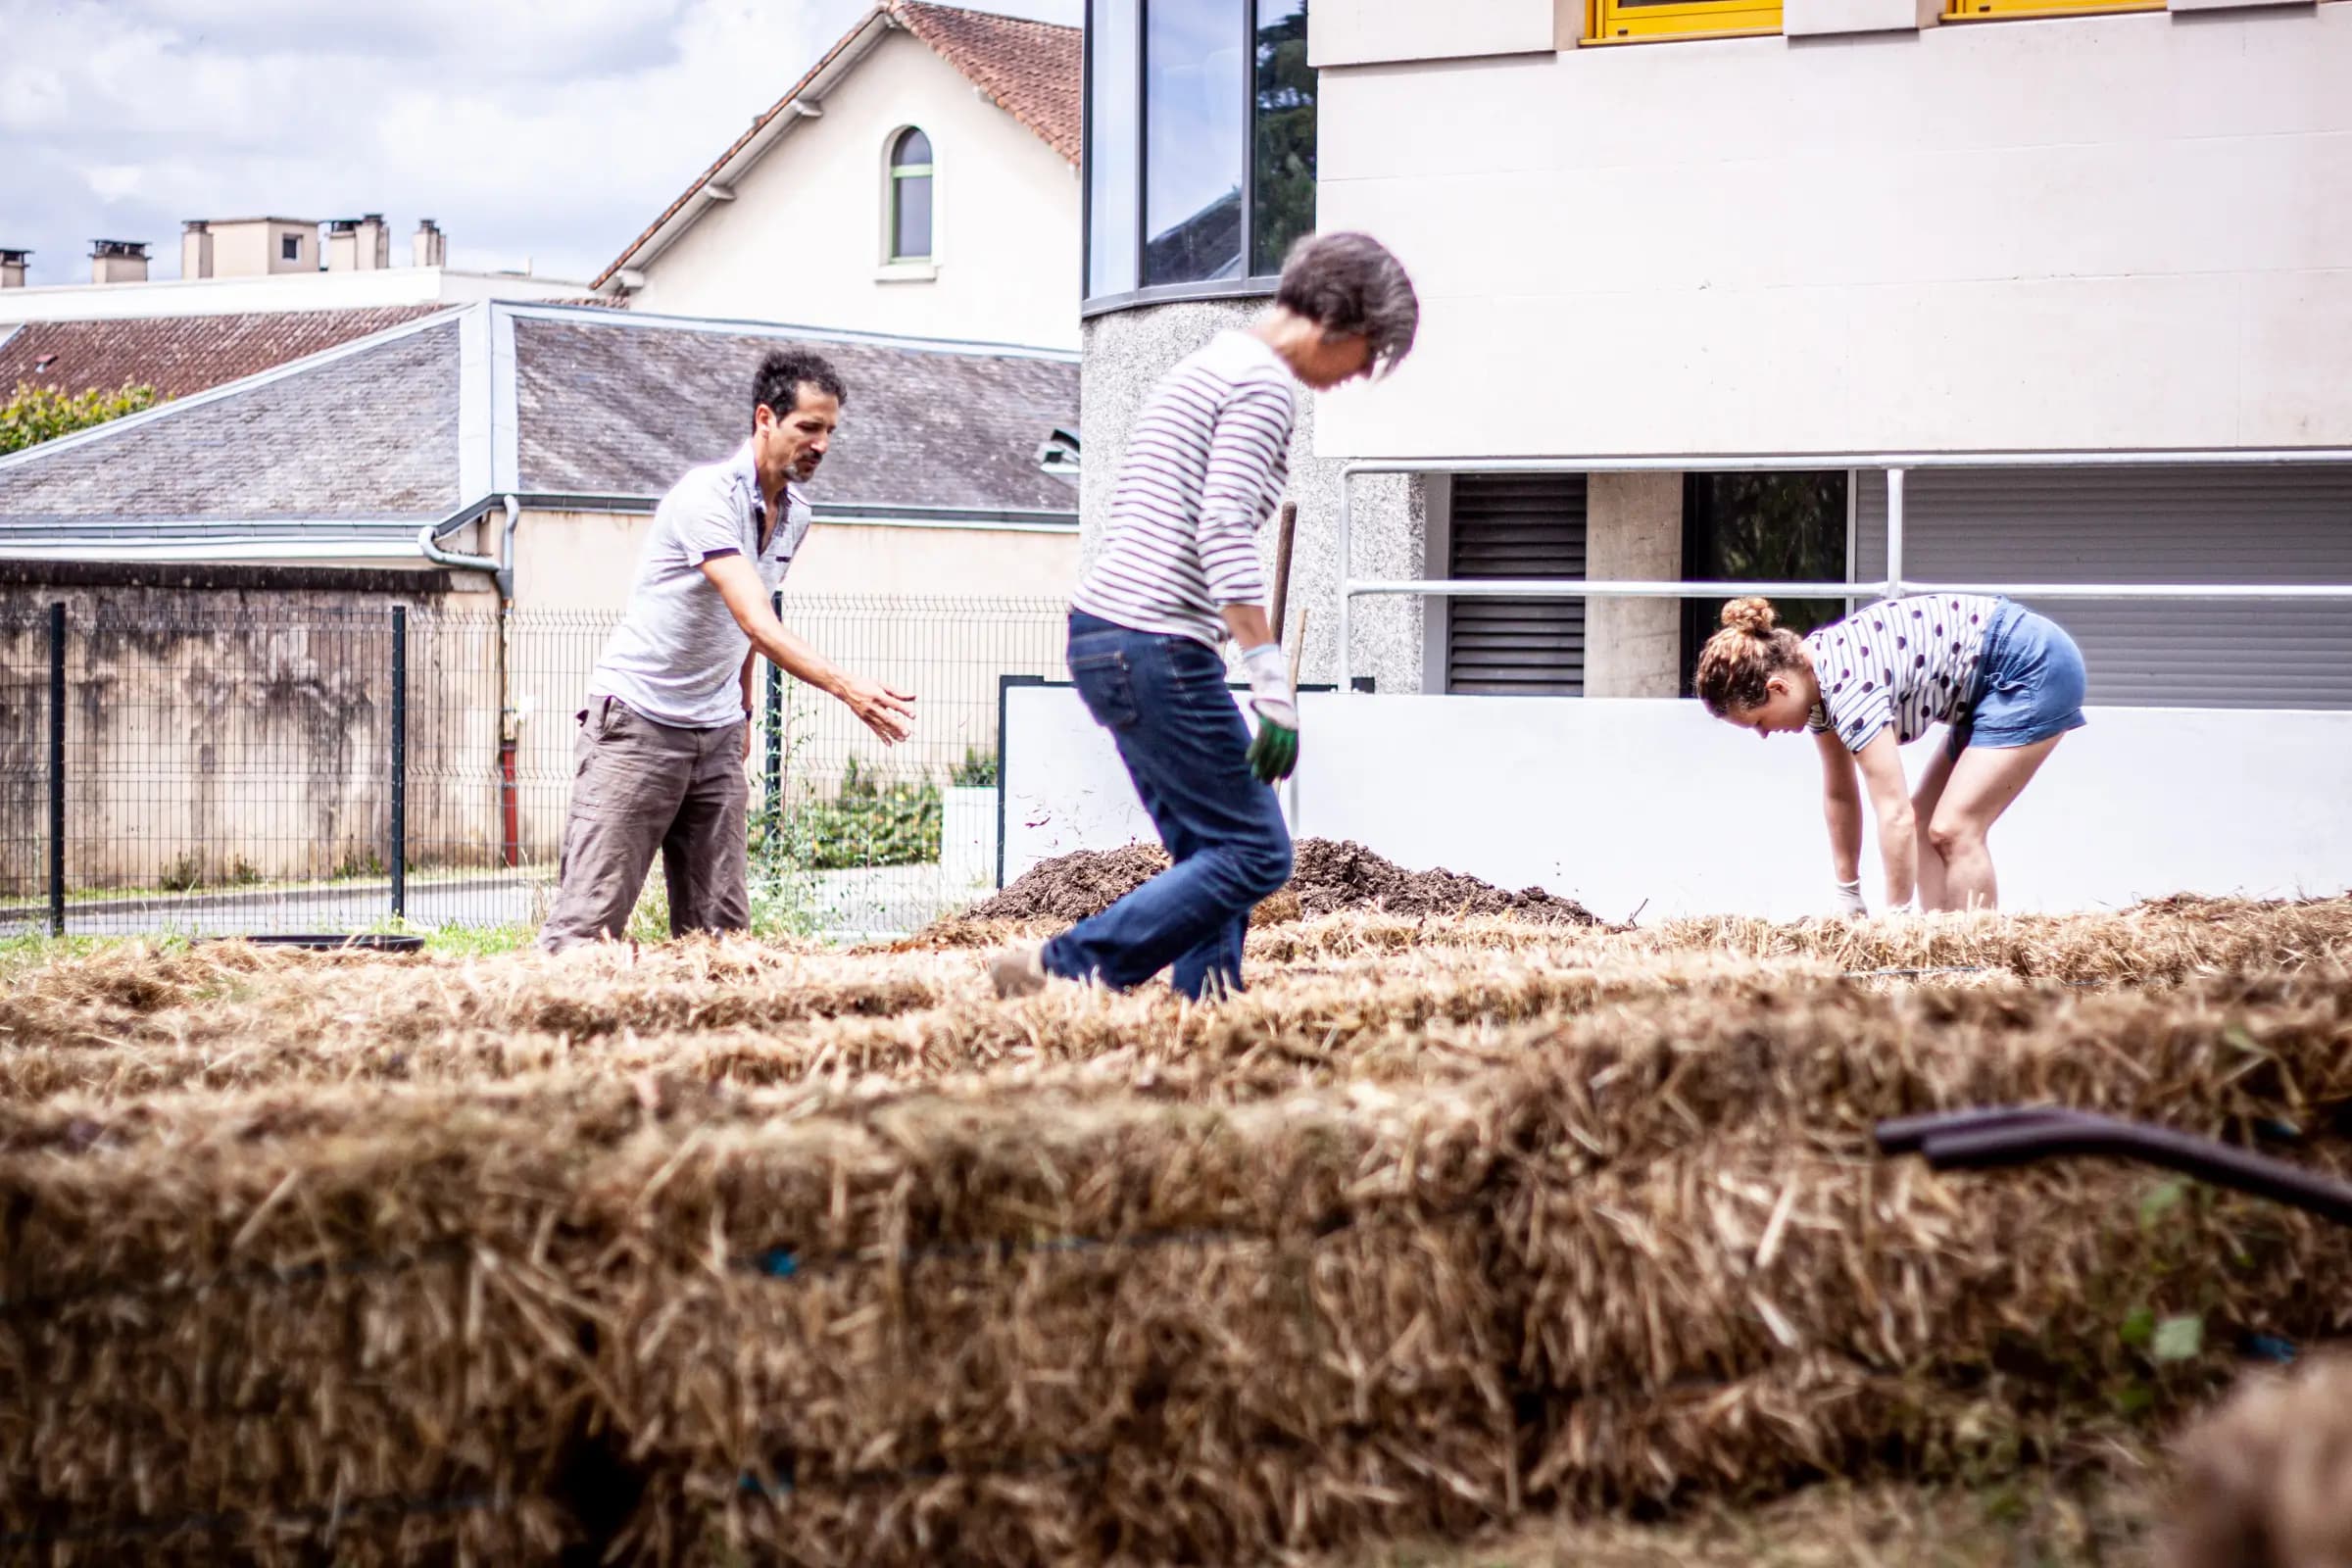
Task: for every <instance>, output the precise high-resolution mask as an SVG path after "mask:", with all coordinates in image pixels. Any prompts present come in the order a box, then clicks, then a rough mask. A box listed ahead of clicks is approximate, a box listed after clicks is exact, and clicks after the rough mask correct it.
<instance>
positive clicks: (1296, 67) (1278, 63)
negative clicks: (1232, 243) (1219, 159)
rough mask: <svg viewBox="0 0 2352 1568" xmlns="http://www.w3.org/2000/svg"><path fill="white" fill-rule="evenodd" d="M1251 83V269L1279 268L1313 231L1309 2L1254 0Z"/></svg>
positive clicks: (1264, 272)
mask: <svg viewBox="0 0 2352 1568" xmlns="http://www.w3.org/2000/svg"><path fill="white" fill-rule="evenodd" d="M1255 3H1256V7H1257V15H1256V19H1255V20H1256V24H1257V25H1256V29H1255V51H1254V52H1255V54H1256V57H1257V58H1256V63H1255V69H1254V74H1253V79H1252V81H1251V83H1250V87H1251V94H1252V99H1253V101H1252V103H1251V105H1250V109H1251V116H1250V127H1251V134H1250V141H1251V146H1250V206H1251V208H1252V209H1253V210H1252V211H1251V213H1250V271H1251V272H1252V273H1254V274H1256V275H1258V276H1261V277H1263V276H1267V275H1270V274H1272V273H1276V272H1279V271H1281V270H1282V259H1283V257H1284V256H1285V255H1287V254H1288V253H1289V251H1290V248H1291V242H1292V241H1293V240H1295V239H1297V238H1299V235H1301V234H1308V233H1312V232H1313V231H1314V227H1315V73H1314V71H1313V70H1312V69H1311V68H1310V67H1309V66H1308V65H1307V63H1306V0H1255Z"/></svg>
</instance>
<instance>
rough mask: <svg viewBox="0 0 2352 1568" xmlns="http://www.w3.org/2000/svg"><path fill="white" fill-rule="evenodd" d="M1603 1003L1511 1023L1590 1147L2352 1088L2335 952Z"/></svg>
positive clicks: (1858, 1138)
mask: <svg viewBox="0 0 2352 1568" xmlns="http://www.w3.org/2000/svg"><path fill="white" fill-rule="evenodd" d="M1726 1001H1727V999H1725V998H1720V997H1704V996H1702V997H1695V998H1691V999H1689V1000H1687V1001H1679V1002H1674V1003H1669V1004H1663V1005H1646V1006H1632V1005H1629V1006H1625V1007H1613V1008H1603V1009H1599V1010H1596V1011H1594V1012H1593V1013H1592V1014H1590V1015H1588V1016H1584V1017H1578V1018H1574V1019H1569V1020H1565V1021H1563V1022H1561V1023H1558V1024H1538V1025H1531V1026H1529V1027H1527V1028H1526V1029H1524V1030H1521V1031H1519V1032H1517V1034H1516V1035H1515V1036H1512V1043H1513V1044H1515V1045H1516V1046H1517V1048H1518V1049H1517V1051H1516V1053H1515V1054H1516V1056H1517V1058H1518V1059H1519V1061H1520V1062H1521V1063H1522V1066H1521V1067H1520V1068H1518V1069H1517V1070H1518V1071H1521V1072H1523V1073H1524V1074H1526V1075H1527V1076H1528V1078H1529V1079H1530V1083H1529V1085H1528V1088H1527V1095H1526V1100H1525V1103H1526V1104H1527V1105H1529V1106H1530V1107H1531V1110H1532V1111H1533V1113H1535V1114H1536V1115H1538V1116H1539V1117H1540V1118H1541V1119H1542V1120H1543V1122H1544V1126H1542V1127H1536V1128H1530V1129H1528V1130H1527V1131H1526V1132H1525V1133H1524V1134H1523V1141H1524V1142H1526V1143H1528V1144H1529V1145H1531V1146H1533V1147H1544V1148H1549V1149H1552V1150H1555V1151H1557V1152H1558V1155H1559V1157H1562V1158H1565V1159H1568V1160H1570V1161H1572V1162H1576V1163H1581V1164H1593V1163H1597V1162H1607V1161H1616V1160H1628V1159H1638V1158H1641V1157H1644V1156H1646V1155H1649V1154H1654V1153H1658V1152H1672V1151H1674V1150H1676V1149H1678V1148H1683V1147H1687V1146H1689V1145H1690V1144H1691V1143H1692V1142H1694V1141H1695V1140H1698V1139H1700V1138H1702V1137H1704V1136H1706V1135H1708V1134H1711V1133H1714V1132H1717V1131H1722V1130H1725V1129H1733V1128H1742V1127H1746V1128H1757V1129H1766V1128H1771V1129H1777V1136H1781V1137H1787V1138H1801V1137H1816V1138H1829V1137H1838V1138H1844V1139H1847V1140H1849V1141H1850V1143H1849V1147H1854V1148H1860V1147H1862V1141H1863V1140H1865V1139H1866V1138H1867V1135H1868V1132H1869V1129H1870V1127H1871V1126H1872V1125H1873V1124H1874V1123H1876V1122H1878V1121H1880V1120H1882V1119H1885V1118H1887V1117H1893V1116H1900V1115H1907V1114H1912V1113H1916V1112H1921V1111H1928V1110H1939V1109H1958V1108H1964V1107H1967V1106H1972V1105H1989V1104H2007V1103H2056V1104H2065V1105H2070V1106H2074V1107H2076V1108H2080V1109H2087V1110H2098V1111H2105V1112H2108V1113H2111V1114H2116V1115H2122V1116H2128V1117H2134V1118H2141V1119H2151V1120H2156V1121H2160V1122H2165V1123H2168V1124H2171V1125H2174V1126H2177V1127H2180V1128H2181V1129H2182V1130H2184V1131H2190V1132H2196V1133H2205V1134H2213V1133H2220V1132H2224V1131H2229V1130H2244V1129H2249V1128H2256V1127H2267V1128H2272V1129H2285V1128H2299V1129H2302V1130H2304V1131H2306V1132H2319V1131H2324V1130H2326V1129H2327V1127H2328V1126H2329V1125H2330V1124H2331V1122H2332V1121H2333V1120H2334V1119H2335V1118H2336V1117H2337V1116H2338V1115H2339V1114H2340V1113H2341V1112H2342V1110H2343V1109H2344V1108H2345V1107H2346V1106H2347V1105H2352V984H2347V983H2346V977H2345V975H2344V974H2343V972H2342V971H2341V970H2338V969H2335V968H2332V967H2330V968H2326V969H2314V970H2307V971H2298V972H2295V973H2293V974H2287V975H2252V976H2238V977H2217V978H2212V979H2205V980H2197V981H2192V982H2187V983H2184V984H2183V985H2181V986H2180V987H2177V988H2173V989H2170V990H2163V991H2157V992H2112V993H2109V992H2086V991H2078V990H2072V989H2068V988H2064V987H2057V986H2049V985H2046V984H2037V985H2028V984H2022V983H2017V982H2008V983H2003V984H1999V985H1988V986H1981V987H1969V988H1960V989H1953V990H1938V989H1928V988H1918V989H1911V990H1906V991H1902V992H1899V993H1892V994H1888V993H1883V992H1875V991H1871V990H1868V989H1866V988H1860V987H1826V988H1818V989H1814V990H1810V991H1802V990H1794V989H1790V990H1787V991H1784V992H1782V993H1780V994H1779V995H1778V997H1777V998H1775V997H1774V996H1770V995H1767V996H1761V997H1756V998H1753V999H1752V1002H1751V1005H1741V1006H1733V1005H1725V1002H1726Z"/></svg>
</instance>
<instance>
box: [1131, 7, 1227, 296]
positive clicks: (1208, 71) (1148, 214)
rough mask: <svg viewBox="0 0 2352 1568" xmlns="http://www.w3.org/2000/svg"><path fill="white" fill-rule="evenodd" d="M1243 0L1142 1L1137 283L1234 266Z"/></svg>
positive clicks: (1201, 277)
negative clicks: (1140, 266)
mask: <svg viewBox="0 0 2352 1568" xmlns="http://www.w3.org/2000/svg"><path fill="white" fill-rule="evenodd" d="M1241 4H1242V0H1147V3H1146V5H1145V7H1144V233H1145V235H1146V238H1145V240H1144V278H1143V280H1144V282H1145V283H1146V284H1147V285H1150V284H1152V283H1197V282H1204V281H1207V280H1210V279H1213V278H1223V277H1239V276H1240V275H1241V274H1242V160H1243V158H1244V153H1243V148H1242V133H1243V128H1244V124H1245V122H1244V121H1243V118H1242V86H1243V79H1244V75H1243V66H1242V26H1241V23H1242V18H1241V13H1240V7H1241Z"/></svg>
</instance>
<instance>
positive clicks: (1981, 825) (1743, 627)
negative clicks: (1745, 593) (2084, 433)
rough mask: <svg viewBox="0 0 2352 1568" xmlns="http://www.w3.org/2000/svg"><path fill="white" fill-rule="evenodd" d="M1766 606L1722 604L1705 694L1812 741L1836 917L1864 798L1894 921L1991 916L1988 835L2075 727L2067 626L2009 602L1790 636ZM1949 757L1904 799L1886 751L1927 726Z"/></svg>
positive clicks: (1732, 716) (2076, 667) (1734, 718)
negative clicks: (1913, 911)
mask: <svg viewBox="0 0 2352 1568" xmlns="http://www.w3.org/2000/svg"><path fill="white" fill-rule="evenodd" d="M1775 618H1776V617H1775V616H1774V614H1773V610H1772V606H1771V605H1770V604H1769V603H1768V602H1767V601H1765V600H1762V599H1735V600H1733V601H1732V602H1731V603H1730V604H1727V605H1725V606H1724V607H1723V629H1722V630H1721V631H1718V632H1717V633H1716V634H1715V635H1714V636H1713V637H1711V638H1709V639H1708V640H1707V646H1706V649H1705V651H1704V652H1702V653H1701V654H1700V655H1699V660H1698V681H1697V685H1698V696H1699V700H1700V701H1701V702H1703V703H1705V704H1706V705H1707V711H1708V712H1710V713H1713V714H1714V715H1715V716H1716V717H1717V718H1721V719H1725V720H1727V721H1729V722H1731V723H1734V724H1738V725H1740V727H1741V728H1743V729H1752V730H1754V731H1755V732H1756V733H1757V734H1758V735H1774V734H1793V733H1795V732H1796V731H1798V730H1809V731H1811V732H1812V734H1813V737H1814V740H1815V742H1816V743H1817V744H1818V746H1819V748H1820V751H1821V773H1822V795H1823V803H1822V804H1823V809H1824V811H1825V812H1826V814H1827V815H1828V817H1829V825H1830V860H1831V863H1832V866H1833V867H1834V869H1835V870H1836V872H1837V881H1838V907H1839V908H1840V909H1841V910H1842V911H1844V912H1845V913H1848V914H1862V913H1864V912H1866V911H1865V907H1864V905H1863V901H1862V871H1861V858H1862V796H1861V792H1860V791H1859V790H1857V789H1856V788H1855V785H1854V775H1855V773H1856V771H1857V770H1858V771H1859V772H1860V773H1861V775H1862V782H1863V784H1864V785H1866V786H1867V787H1868V789H1869V792H1870V802H1871V806H1872V808H1873V809H1874V810H1875V811H1876V812H1877V814H1878V820H1879V853H1880V854H1881V856H1882V857H1884V858H1885V861H1886V868H1887V905H1888V906H1889V907H1890V908H1892V909H1893V910H1895V911H1896V912H1901V911H1903V910H1906V909H1909V908H1911V907H1913V904H1912V900H1913V896H1914V891H1915V890H1916V895H1917V899H1918V905H1917V907H1919V908H1923V909H1989V908H1993V907H1996V905H1997V904H1998V902H1999V900H1998V894H1997V888H1996V886H1995V883H1994V880H1993V872H1992V856H1991V855H1990V853H1989V852H1988V851H1987V850H1986V849H1985V835H1986V834H1987V833H1989V832H1990V831H1991V830H1992V824H1993V823H1994V822H1996V821H1998V820H2000V815H2001V813H2002V812H2003V811H2005V810H2007V809H2009V803H2010V802H2011V801H2014V800H2016V799H2017V797H2018V793H2019V792H2020V791H2022V790H2023V789H2024V788H2025V787H2026V782H2027V780H2029V779H2031V778H2033V776H2034V771H2035V769H2037V768H2039V767H2040V766H2041V763H2042V760H2043V759H2044V758H2046V757H2048V756H2049V755H2050V750H2051V748H2053V747H2055V746H2056V745H2057V744H2058V740H2059V737H2060V736H2062V735H2064V734H2065V733H2066V732H2067V731H2068V730H2070V729H2077V728H2080V727H2081V726H2082V722H2083V719H2082V652H2081V650H2079V649H2077V648H2076V647H2075V640H2074V639H2073V638H2072V637H2069V636H2068V635H2067V634H2066V631H2065V629H2064V628H2063V627H2061V626H2059V625H2058V624H2057V623H2056V622H2055V621H2052V620H2050V619H2048V618H2047V617H2045V616H2042V615H2037V614H2035V613H2034V612H2032V611H2030V610H2027V609H2026V608H2024V607H2023V606H2021V605H2016V604H2012V603H2011V602H2010V601H2008V600H2006V599H1991V598H1981V597H1977V596H1974V595H1968V594H1922V595H1919V596H1917V597H1914V598H1908V599H1889V600H1885V601H1883V602H1881V603H1879V604H1875V605H1872V606H1870V607H1868V608H1867V609H1864V610H1860V611H1857V612H1855V613H1853V614H1851V615H1848V616H1846V617H1845V618H1844V619H1843V620H1839V621H1835V622H1833V623H1831V624H1830V625H1827V626H1824V627H1821V628H1820V629H1819V630H1817V631H1815V632H1813V633H1812V634H1811V635H1809V636H1805V637H1799V636H1797V635H1796V633H1794V632H1792V631H1789V630H1788V629H1787V628H1786V627H1782V626H1778V625H1776V624H1775V623H1774V622H1775ZM1938 723H1940V724H1946V725H1949V726H1950V734H1949V736H1948V738H1947V741H1946V744H1945V745H1943V746H1941V747H1939V748H1937V749H1936V755H1935V759H1934V760H1932V761H1930V762H1929V763H1928V767H1927V772H1926V775H1925V776H1924V777H1922V778H1921V779H1920V781H1919V788H1918V789H1917V790H1916V791H1911V792H1908V793H1907V792H1906V790H1905V788H1904V779H1903V762H1902V758H1901V756H1900V755H1899V754H1898V753H1897V752H1896V750H1895V748H1896V747H1897V746H1899V745H1903V744H1905V743H1908V742H1910V741H1914V740H1917V739H1918V738H1919V737H1920V736H1921V735H1924V734H1925V733H1927V731H1928V729H1929V728H1930V726H1932V725H1935V724H1938Z"/></svg>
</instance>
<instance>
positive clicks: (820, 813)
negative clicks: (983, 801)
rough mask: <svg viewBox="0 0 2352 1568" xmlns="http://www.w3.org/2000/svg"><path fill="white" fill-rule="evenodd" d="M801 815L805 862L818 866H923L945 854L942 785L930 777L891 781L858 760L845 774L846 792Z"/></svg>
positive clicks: (843, 787)
mask: <svg viewBox="0 0 2352 1568" xmlns="http://www.w3.org/2000/svg"><path fill="white" fill-rule="evenodd" d="M799 815H800V818H801V822H800V826H801V832H802V835H803V842H804V843H806V844H807V846H808V855H807V858H805V859H804V860H803V861H802V863H803V864H805V865H807V866H809V868H810V869H812V870H818V871H840V870H847V869H850V868H852V867H855V866H864V865H922V864H924V863H926V862H928V861H932V860H936V859H938V858H939V839H940V804H939V786H938V785H937V784H935V783H933V782H931V781H930V780H929V779H924V780H923V781H921V782H920V783H885V782H882V781H880V780H877V779H876V778H875V777H874V776H873V775H872V774H870V773H865V772H862V771H860V770H859V769H858V763H857V761H856V760H852V761H851V762H850V764H849V766H848V767H847V768H846V769H844V770H843V772H842V775H841V792H840V793H839V794H838V795H836V796H834V797H833V799H831V800H829V801H817V802H812V803H811V804H809V806H807V807H805V808H803V809H802V810H801V811H800V813H799Z"/></svg>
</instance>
